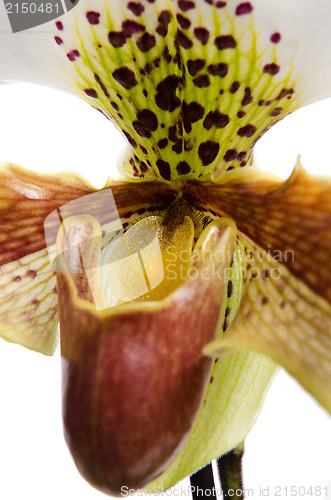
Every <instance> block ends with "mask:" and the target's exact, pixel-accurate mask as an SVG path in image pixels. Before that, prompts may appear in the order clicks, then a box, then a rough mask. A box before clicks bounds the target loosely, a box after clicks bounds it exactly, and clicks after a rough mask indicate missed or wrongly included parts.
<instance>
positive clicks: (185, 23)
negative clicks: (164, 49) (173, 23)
mask: <svg viewBox="0 0 331 500" xmlns="http://www.w3.org/2000/svg"><path fill="white" fill-rule="evenodd" d="M176 17H177V21H178V23H179V25H180V27H181V28H182V29H183V30H187V28H189V27H190V26H191V21H190V20H189V19H187V18H186V17H184V16H182V15H181V14H177V16H176Z"/></svg>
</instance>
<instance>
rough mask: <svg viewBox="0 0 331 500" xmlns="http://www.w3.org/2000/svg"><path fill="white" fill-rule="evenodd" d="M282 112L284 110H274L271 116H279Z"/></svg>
mask: <svg viewBox="0 0 331 500" xmlns="http://www.w3.org/2000/svg"><path fill="white" fill-rule="evenodd" d="M282 111H283V108H274V109H273V110H272V111H270V116H279V115H280V114H281V112H282Z"/></svg>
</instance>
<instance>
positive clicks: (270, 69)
mask: <svg viewBox="0 0 331 500" xmlns="http://www.w3.org/2000/svg"><path fill="white" fill-rule="evenodd" d="M263 71H264V73H268V74H269V75H277V73H279V71H280V66H278V64H275V63H270V64H266V65H265V66H264V68H263Z"/></svg>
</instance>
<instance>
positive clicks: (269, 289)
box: [0, 0, 331, 494]
mask: <svg viewBox="0 0 331 500" xmlns="http://www.w3.org/2000/svg"><path fill="white" fill-rule="evenodd" d="M72 3H75V2H72ZM76 3H77V5H76V6H75V7H74V8H72V9H71V10H70V12H67V13H66V14H65V15H63V16H62V17H60V18H58V19H56V20H55V21H52V22H50V23H48V24H47V25H43V26H42V27H40V28H35V29H33V30H29V32H21V33H15V34H13V35H12V36H8V35H7V36H6V37H4V36H1V38H0V42H1V43H0V78H1V81H2V82H13V81H30V82H35V83H41V84H45V85H49V86H52V87H55V88H60V89H62V90H66V91H68V92H71V93H73V94H75V95H77V96H79V97H81V98H82V99H84V100H85V101H87V102H88V103H89V104H91V105H92V106H93V107H94V108H95V109H96V110H98V111H100V112H101V113H102V114H103V115H104V116H105V117H106V118H108V119H111V120H113V121H114V122H115V123H116V125H117V127H118V128H119V129H120V130H121V131H122V133H123V135H124V136H125V138H126V140H127V142H128V149H127V154H126V155H125V156H124V157H122V158H121V159H120V161H119V170H120V172H121V174H122V176H121V177H120V178H119V179H116V180H114V179H109V180H108V181H107V183H106V185H105V187H104V188H103V189H102V190H96V189H95V188H93V186H91V185H90V184H89V183H88V182H87V181H85V180H84V179H83V178H81V177H80V176H79V175H78V174H74V173H68V172H65V173H62V174H57V175H40V174H36V173H33V172H31V171H27V170H24V169H22V168H20V167H18V166H16V165H9V164H5V165H2V167H1V170H0V228H1V232H0V236H1V246H0V265H1V268H0V271H1V274H0V334H1V336H2V337H3V338H4V339H6V340H8V341H10V342H16V343H19V344H21V345H23V346H25V347H27V348H29V349H34V350H36V351H39V352H41V353H44V354H47V355H51V354H52V353H53V352H54V350H55V348H56V345H57V341H58V335H57V324H58V322H59V321H60V333H61V335H60V336H61V355H62V358H63V391H64V398H63V400H64V402H63V404H64V408H63V414H64V428H65V436H66V440H67V443H68V445H69V448H70V450H71V453H72V455H73V458H74V460H75V462H76V465H77V467H78V469H79V470H80V472H81V473H82V475H83V476H84V477H85V478H86V479H87V480H88V481H89V482H90V483H91V484H92V485H93V486H95V487H97V488H99V489H100V490H102V491H104V492H107V493H110V494H119V492H120V488H121V485H123V484H125V485H127V486H130V487H134V488H138V487H143V486H146V485H148V484H149V483H150V482H151V481H154V482H153V483H152V484H154V485H158V486H159V487H164V488H168V487H170V486H171V485H173V484H175V483H176V482H178V481H179V480H181V479H182V478H184V477H186V476H187V475H189V474H192V473H193V472H194V471H196V470H197V469H199V468H201V467H203V466H204V465H205V464H207V463H209V462H210V461H211V460H213V459H215V458H217V457H219V456H220V455H222V454H224V453H226V452H228V451H229V450H231V449H233V448H234V447H235V446H237V445H238V444H239V443H241V442H242V441H243V440H244V439H245V437H246V435H247V434H248V432H249V431H250V429H251V428H252V426H253V424H254V422H255V419H256V417H257V414H258V412H259V410H260V408H261V405H262V403H263V399H264V396H265V394H266V392H267V390H268V388H269V386H270V383H271V381H272V378H273V376H274V374H275V371H276V369H277V366H278V365H280V366H283V367H284V368H285V369H286V370H287V371H288V372H289V373H290V374H291V375H292V376H293V377H295V378H296V379H297V380H298V382H299V383H300V384H301V385H302V386H303V387H304V388H305V389H306V390H307V391H308V392H310V393H311V394H312V395H313V396H314V397H315V398H316V400H317V401H318V402H319V403H320V404H321V405H322V406H323V407H324V408H326V409H327V410H328V411H331V327H330V324H331V323H330V317H331V306H330V302H331V288H330V273H331V267H330V258H329V257H330V250H331V222H330V221H331V182H330V179H327V178H315V177H313V176H311V175H308V174H307V173H306V172H305V171H304V169H303V168H302V166H301V164H300V161H298V163H297V165H296V166H295V169H294V171H293V173H292V175H291V176H290V178H289V179H288V180H287V181H285V182H284V181H282V180H281V179H279V178H278V177H276V176H274V175H271V174H267V173H265V172H263V171H262V170H259V169H258V168H257V167H256V166H255V164H254V159H253V147H254V144H255V143H256V141H257V140H258V139H259V138H260V137H261V136H262V134H263V133H264V132H265V131H267V130H268V129H269V128H270V127H271V126H272V125H273V124H275V123H276V122H278V121H279V120H280V119H282V118H284V117H285V116H287V115H288V114H289V113H291V112H293V111H295V110H296V109H298V108H299V107H301V106H303V105H306V104H308V103H311V102H314V101H317V100H319V99H322V98H325V97H327V96H328V95H330V93H331V73H330V71H329V70H328V68H329V67H330V62H331V46H330V43H331V42H330V37H329V20H330V18H331V17H330V16H331V4H330V2H329V1H328V0H315V1H314V3H312V2H306V1H303V0H292V1H290V0H268V1H266V0H251V1H250V2H242V1H240V0H227V1H221V0H135V1H129V0H104V1H100V0H99V1H96V0H80V1H79V2H76ZM1 8H3V7H2V5H0V12H1ZM1 15H2V18H1V22H2V23H3V22H5V21H6V18H5V13H4V11H3V13H1ZM6 22H7V21H6ZM32 33H33V36H31V35H32ZM92 168H97V166H95V165H93V166H92ZM91 200H92V201H91ZM66 207H74V209H73V212H72V211H70V210H69V209H68V208H66ZM59 215H60V218H59ZM118 219H119V220H120V221H121V225H122V227H123V228H124V229H127V232H126V233H125V234H124V236H122V239H121V238H117V239H114V237H113V236H109V234H110V233H109V228H111V229H112V231H113V233H111V234H112V235H113V234H114V224H115V225H116V221H117V220H118ZM117 229H118V228H117ZM47 231H49V233H48V234H47ZM141 231H142V232H144V231H145V233H146V231H147V233H149V232H150V231H152V234H156V236H157V241H158V243H159V247H158V250H157V251H158V252H159V254H160V255H161V256H162V261H163V268H164V269H163V270H164V276H163V279H162V281H161V282H159V283H158V284H157V285H156V286H155V287H154V288H153V287H149V288H150V289H149V290H148V291H146V292H144V293H142V292H141V291H140V293H139V290H138V292H137V291H136V290H133V288H132V286H133V285H132V282H130V280H129V284H127V281H128V273H129V275H130V276H131V278H132V276H133V277H134V276H135V275H136V274H137V273H138V270H137V269H138V267H137V264H132V265H133V267H132V269H130V270H129V271H127V269H126V265H127V264H123V262H122V261H121V258H120V257H118V259H119V260H118V261H117V262H115V263H114V262H113V260H112V253H113V254H114V253H115V254H116V252H118V255H119V256H120V255H122V256H123V253H121V252H122V251H123V248H124V249H125V248H126V244H127V245H128V246H130V245H131V246H133V247H135V244H136V243H135V242H136V240H137V239H139V238H140V235H141V234H142V233H141ZM149 234H150V233H149ZM123 238H124V239H123ZM151 241H152V240H150V241H149V243H151ZM153 241H154V240H153ZM123 242H124V243H123ZM129 243H130V245H129ZM47 245H48V247H49V249H50V252H48V249H47ZM153 248H154V247H153ZM170 248H171V253H170V252H169V249H170ZM157 251H156V250H155V249H154V250H153V249H152V250H151V254H149V257H148V259H149V260H148V266H149V269H150V270H151V273H152V274H151V275H149V277H151V276H152V277H153V276H154V275H156V274H157V273H158V272H159V269H158V267H157V265H156V264H155V259H156V257H155V255H156V253H155V252H157ZM153 252H154V253H153ZM127 256H129V257H132V259H133V260H134V252H133V251H132V252H131V253H129V254H128V255H127ZM220 256H221V258H220ZM312 256H314V258H312ZM121 262H122V263H121ZM126 262H127V261H126ZM138 264H139V263H138ZM170 264H172V265H173V266H174V267H172V268H170ZM110 268H111V269H110ZM146 269H147V267H146V268H145V274H146V272H147V271H146ZM169 269H172V271H174V275H175V279H174V278H172V277H171V272H170V270H169ZM99 270H100V272H99ZM130 273H131V274H130ZM144 276H145V275H144ZM132 279H133V278H132ZM114 296H116V297H117V298H120V300H119V301H117V302H116V301H115V302H114ZM111 305H113V306H114V307H110V306H111Z"/></svg>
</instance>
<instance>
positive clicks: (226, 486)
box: [217, 443, 245, 500]
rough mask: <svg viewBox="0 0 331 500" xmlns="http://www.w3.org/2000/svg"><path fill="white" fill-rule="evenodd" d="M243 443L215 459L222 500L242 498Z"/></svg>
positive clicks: (241, 499)
mask: <svg viewBox="0 0 331 500" xmlns="http://www.w3.org/2000/svg"><path fill="white" fill-rule="evenodd" d="M243 455H244V443H241V444H239V445H238V446H237V448H235V449H234V450H232V451H230V452H229V453H227V454H226V455H223V456H222V457H220V458H219V459H218V460H217V468H218V473H219V477H220V482H221V486H222V491H223V496H224V500H228V499H231V500H244V498H245V497H244V488H243V480H242V458H243Z"/></svg>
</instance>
